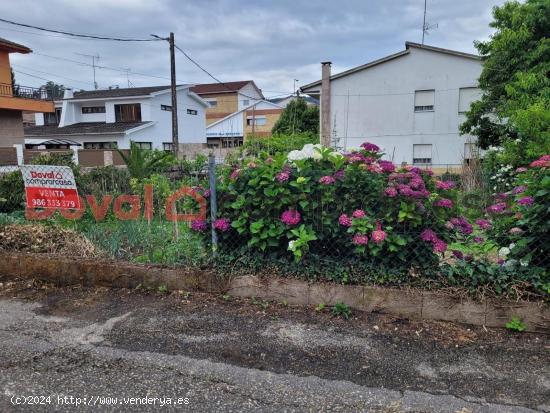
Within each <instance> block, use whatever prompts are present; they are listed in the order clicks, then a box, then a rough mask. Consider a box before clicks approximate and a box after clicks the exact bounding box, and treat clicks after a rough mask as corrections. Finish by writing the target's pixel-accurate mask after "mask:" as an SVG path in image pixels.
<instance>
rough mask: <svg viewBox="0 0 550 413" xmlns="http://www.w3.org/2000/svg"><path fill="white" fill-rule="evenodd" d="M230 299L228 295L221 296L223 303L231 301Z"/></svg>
mask: <svg viewBox="0 0 550 413" xmlns="http://www.w3.org/2000/svg"><path fill="white" fill-rule="evenodd" d="M231 298H233V297H231V296H230V295H229V294H224V295H222V299H223V301H231Z"/></svg>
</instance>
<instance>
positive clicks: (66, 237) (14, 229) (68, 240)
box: [0, 224, 103, 258]
mask: <svg viewBox="0 0 550 413" xmlns="http://www.w3.org/2000/svg"><path fill="white" fill-rule="evenodd" d="M0 250H2V251H19V252H35V253H47V254H58V255H65V256H73V257H75V256H76V257H85V258H90V257H100V256H102V255H103V254H102V252H101V251H100V250H99V249H98V248H97V247H96V246H94V245H93V244H92V243H91V241H90V240H88V239H87V238H86V237H84V236H83V235H82V234H79V233H77V232H75V231H72V230H69V229H63V228H59V227H55V228H54V227H49V226H46V225H39V224H32V225H6V226H0Z"/></svg>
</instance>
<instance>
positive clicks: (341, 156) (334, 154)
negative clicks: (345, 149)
mask: <svg viewBox="0 0 550 413" xmlns="http://www.w3.org/2000/svg"><path fill="white" fill-rule="evenodd" d="M329 156H330V157H332V158H338V159H341V158H343V157H344V155H342V154H341V153H340V152H336V151H334V152H331V153H330V155H329Z"/></svg>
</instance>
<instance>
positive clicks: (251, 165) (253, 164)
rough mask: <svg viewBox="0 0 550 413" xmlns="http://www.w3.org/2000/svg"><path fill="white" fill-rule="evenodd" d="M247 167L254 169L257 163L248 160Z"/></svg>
mask: <svg viewBox="0 0 550 413" xmlns="http://www.w3.org/2000/svg"><path fill="white" fill-rule="evenodd" d="M248 167H249V168H251V169H254V168H257V167H258V164H257V163H256V162H248Z"/></svg>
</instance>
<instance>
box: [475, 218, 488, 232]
mask: <svg viewBox="0 0 550 413" xmlns="http://www.w3.org/2000/svg"><path fill="white" fill-rule="evenodd" d="M476 224H477V226H478V227H479V228H481V229H483V230H486V229H491V223H490V222H489V221H488V220H486V219H476Z"/></svg>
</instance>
